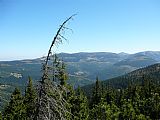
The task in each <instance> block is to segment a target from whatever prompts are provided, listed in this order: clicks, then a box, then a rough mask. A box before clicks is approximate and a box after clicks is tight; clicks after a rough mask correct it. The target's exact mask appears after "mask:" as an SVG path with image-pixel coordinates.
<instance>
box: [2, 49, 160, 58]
mask: <svg viewBox="0 0 160 120" xmlns="http://www.w3.org/2000/svg"><path fill="white" fill-rule="evenodd" d="M140 52H160V51H150V50H147V51H138V52H133V53H128V52H110V51H108V52H105V51H93V52H87V51H86V52H85V51H83V52H74V53H69V52H59V53H57V54H60V53H66V54H76V53H115V54H120V53H124V54H136V53H140ZM46 55H47V53H46ZM46 55H43V56H37V57H22V58H10V57H9V59H7V58H4V59H0V61H16V60H32V59H37V58H41V57H45V56H46Z"/></svg>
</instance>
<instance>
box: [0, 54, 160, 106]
mask: <svg viewBox="0 0 160 120" xmlns="http://www.w3.org/2000/svg"><path fill="white" fill-rule="evenodd" d="M58 56H59V57H60V58H61V59H63V61H64V62H65V63H66V68H67V72H68V74H69V80H68V83H71V84H73V85H74V86H75V87H77V86H85V85H89V84H92V83H94V82H95V78H96V76H98V77H99V79H100V80H107V79H110V80H109V81H112V80H113V81H116V82H117V83H116V82H114V84H122V82H121V83H119V82H120V81H121V79H120V78H121V77H120V78H119V77H118V76H121V75H124V74H126V73H129V72H131V71H134V70H136V69H139V68H142V67H146V66H149V65H152V64H156V63H159V62H160V52H154V51H146V52H139V53H136V54H127V53H110V52H94V53H74V54H68V53H60V54H58ZM43 62H44V57H42V58H37V59H28V60H17V61H16V60H15V61H1V62H0V96H1V98H0V100H1V102H0V108H1V107H2V106H1V105H3V104H4V103H5V101H6V100H8V99H9V97H10V94H11V92H12V91H13V90H14V88H15V87H16V86H19V87H20V88H21V89H22V90H23V91H24V88H25V87H24V86H26V84H27V80H28V76H31V77H32V79H33V82H34V83H36V81H39V80H40V79H41V67H42V63H43ZM157 74H158V73H157ZM114 77H118V78H115V79H114ZM111 78H113V79H111ZM117 79H118V80H119V81H117Z"/></svg>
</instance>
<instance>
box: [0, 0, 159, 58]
mask: <svg viewBox="0 0 160 120" xmlns="http://www.w3.org/2000/svg"><path fill="white" fill-rule="evenodd" d="M74 13H77V14H78V15H77V16H75V18H74V20H73V21H70V22H69V24H68V25H67V26H68V27H69V28H72V29H73V33H72V32H71V31H66V33H65V35H66V37H67V38H68V42H64V43H63V45H60V46H59V47H58V49H57V48H55V50H56V52H69V53H75V52H116V53H119V52H127V53H135V52H139V51H148V50H153V51H160V1H159V0H99V1H98V0H0V43H1V45H0V60H13V59H25V58H36V57H41V56H44V55H46V54H47V51H48V48H49V46H50V44H51V41H52V38H53V37H54V35H55V33H56V31H57V29H58V27H59V25H60V24H61V23H62V22H63V21H64V20H65V19H66V18H67V17H69V16H70V15H72V14H74Z"/></svg>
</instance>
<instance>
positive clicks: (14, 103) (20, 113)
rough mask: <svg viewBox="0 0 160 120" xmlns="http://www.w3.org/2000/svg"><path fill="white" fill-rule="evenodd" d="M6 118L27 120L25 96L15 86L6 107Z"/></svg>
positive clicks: (9, 119)
mask: <svg viewBox="0 0 160 120" xmlns="http://www.w3.org/2000/svg"><path fill="white" fill-rule="evenodd" d="M4 119H6V120H26V111H25V106H24V104H23V98H22V95H21V92H20V90H19V89H18V88H15V90H14V92H13V93H12V95H11V99H10V102H9V105H8V106H7V107H6V108H5V111H4Z"/></svg>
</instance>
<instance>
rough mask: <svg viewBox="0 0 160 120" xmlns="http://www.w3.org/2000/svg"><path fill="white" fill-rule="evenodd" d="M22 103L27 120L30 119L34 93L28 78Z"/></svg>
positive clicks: (33, 104) (34, 97)
mask: <svg viewBox="0 0 160 120" xmlns="http://www.w3.org/2000/svg"><path fill="white" fill-rule="evenodd" d="M23 103H24V105H25V109H26V116H27V118H28V119H32V118H33V115H34V112H35V105H36V92H35V89H34V87H33V84H32V79H31V77H29V78H28V85H27V88H26V91H25V96H24V101H23Z"/></svg>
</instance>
